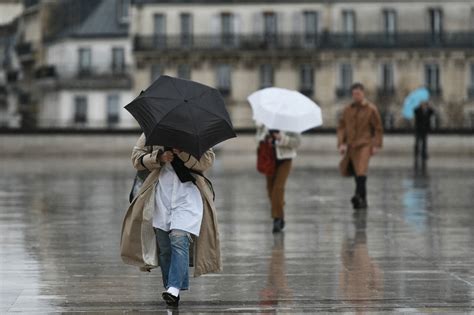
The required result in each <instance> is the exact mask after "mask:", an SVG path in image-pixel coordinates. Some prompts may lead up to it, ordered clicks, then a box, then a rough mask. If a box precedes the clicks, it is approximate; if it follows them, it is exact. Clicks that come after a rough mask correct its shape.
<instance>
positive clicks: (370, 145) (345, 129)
mask: <svg viewBox="0 0 474 315" xmlns="http://www.w3.org/2000/svg"><path fill="white" fill-rule="evenodd" d="M351 93H352V103H351V104H349V105H348V106H346V108H345V109H344V111H343V113H342V116H341V118H340V120H339V126H338V128H337V141H338V149H339V153H340V154H341V155H342V156H343V159H342V160H341V163H340V165H339V167H340V171H341V174H342V175H343V176H354V178H355V183H356V189H355V194H354V196H353V197H352V199H351V202H352V205H353V207H354V209H362V208H367V188H366V185H367V171H368V168H369V161H370V157H371V156H372V155H375V154H377V152H378V150H380V148H381V147H382V140H383V127H382V121H381V118H380V114H379V111H378V110H377V107H376V106H375V105H374V104H372V103H370V102H369V101H368V100H367V99H366V98H365V88H364V86H363V85H362V84H361V83H355V84H353V85H352V86H351Z"/></svg>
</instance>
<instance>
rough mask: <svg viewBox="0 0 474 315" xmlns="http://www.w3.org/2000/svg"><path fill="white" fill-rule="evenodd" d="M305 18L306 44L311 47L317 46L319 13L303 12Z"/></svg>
mask: <svg viewBox="0 0 474 315" xmlns="http://www.w3.org/2000/svg"><path fill="white" fill-rule="evenodd" d="M303 18H304V43H305V44H306V45H309V46H313V45H315V44H316V41H317V36H318V12H316V11H306V12H303Z"/></svg>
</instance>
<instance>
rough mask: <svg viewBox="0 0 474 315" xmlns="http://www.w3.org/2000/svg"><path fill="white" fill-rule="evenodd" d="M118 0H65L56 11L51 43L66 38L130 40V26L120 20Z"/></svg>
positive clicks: (49, 37)
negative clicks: (120, 38)
mask: <svg viewBox="0 0 474 315" xmlns="http://www.w3.org/2000/svg"><path fill="white" fill-rule="evenodd" d="M118 4H119V1H118V0H62V1H60V2H59V3H58V5H57V6H56V7H55V8H54V9H53V10H54V12H55V13H53V14H54V15H55V16H58V17H59V18H57V19H54V20H52V22H51V25H50V28H49V29H50V30H51V34H48V36H47V40H48V41H55V40H58V39H62V38H97V37H106V38H108V37H127V36H128V23H123V22H122V21H120V19H119V17H118V11H119V10H118Z"/></svg>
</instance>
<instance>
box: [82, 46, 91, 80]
mask: <svg viewBox="0 0 474 315" xmlns="http://www.w3.org/2000/svg"><path fill="white" fill-rule="evenodd" d="M91 69H92V53H91V49H90V48H79V74H89V73H90V72H91Z"/></svg>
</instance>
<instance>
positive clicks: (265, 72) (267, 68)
mask: <svg viewBox="0 0 474 315" xmlns="http://www.w3.org/2000/svg"><path fill="white" fill-rule="evenodd" d="M273 82H274V74H273V66H272V65H270V64H265V65H261V66H260V88H261V89H264V88H267V87H271V86H273Z"/></svg>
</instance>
